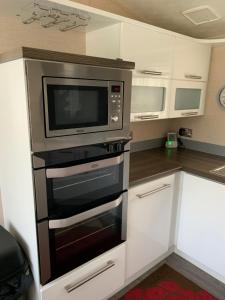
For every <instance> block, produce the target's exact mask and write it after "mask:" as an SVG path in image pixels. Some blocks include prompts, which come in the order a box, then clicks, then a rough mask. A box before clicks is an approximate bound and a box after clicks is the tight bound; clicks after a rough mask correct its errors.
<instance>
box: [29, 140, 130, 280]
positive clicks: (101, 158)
mask: <svg viewBox="0 0 225 300" xmlns="http://www.w3.org/2000/svg"><path fill="white" fill-rule="evenodd" d="M127 142H128V141H120V142H113V143H104V144H97V145H96V144H95V145H90V146H83V147H76V148H71V149H64V150H55V151H53V152H48V153H45V152H41V153H36V154H35V156H34V161H35V160H38V159H41V160H44V161H45V167H42V168H35V169H34V182H35V191H36V206H37V232H38V244H39V259H40V274H41V283H42V284H45V283H46V282H48V281H50V280H52V279H54V278H57V277H58V276H60V275H62V274H64V273H66V272H68V271H70V270H72V269H74V268H75V267H78V266H80V265H82V264H83V263H85V262H87V261H89V260H91V259H93V258H94V257H96V256H98V255H100V254H102V253H104V252H105V251H107V250H109V249H111V248H113V247H115V246H117V245H119V244H120V243H122V242H124V241H125V240H126V209H127V189H128V184H127V183H128V178H127V173H128V172H127V171H128V165H129V151H126V150H125V149H126V145H127Z"/></svg>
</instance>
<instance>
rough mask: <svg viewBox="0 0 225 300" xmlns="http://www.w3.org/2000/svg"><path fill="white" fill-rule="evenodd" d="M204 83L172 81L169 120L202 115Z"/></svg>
mask: <svg viewBox="0 0 225 300" xmlns="http://www.w3.org/2000/svg"><path fill="white" fill-rule="evenodd" d="M205 93H206V83H205V82H193V81H185V80H172V86H171V99H170V108H169V116H170V118H180V117H193V116H199V115H203V114H204V107H205Z"/></svg>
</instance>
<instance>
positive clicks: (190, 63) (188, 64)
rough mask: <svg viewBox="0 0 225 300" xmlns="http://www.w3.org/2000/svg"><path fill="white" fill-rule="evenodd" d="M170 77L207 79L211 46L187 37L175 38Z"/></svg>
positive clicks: (176, 78) (193, 79)
mask: <svg viewBox="0 0 225 300" xmlns="http://www.w3.org/2000/svg"><path fill="white" fill-rule="evenodd" d="M174 42H175V44H174V45H175V46H174V53H173V55H174V63H173V73H172V78H173V79H175V80H190V81H205V82H206V81H207V80H208V71H209V63H210V53H211V46H210V45H207V44H203V43H200V42H198V41H193V40H191V39H188V38H180V37H176V38H175V41H174Z"/></svg>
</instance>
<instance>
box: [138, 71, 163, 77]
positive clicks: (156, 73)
mask: <svg viewBox="0 0 225 300" xmlns="http://www.w3.org/2000/svg"><path fill="white" fill-rule="evenodd" d="M141 73H142V74H145V75H154V76H161V75H162V72H159V71H151V70H143V71H141Z"/></svg>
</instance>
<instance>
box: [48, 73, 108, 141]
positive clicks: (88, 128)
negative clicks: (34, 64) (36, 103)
mask: <svg viewBox="0 0 225 300" xmlns="http://www.w3.org/2000/svg"><path fill="white" fill-rule="evenodd" d="M43 83H44V106H45V120H46V125H45V126H46V128H45V129H46V136H47V137H54V136H55V137H56V136H63V135H71V134H81V133H87V132H95V131H100V130H106V129H107V128H108V126H109V110H110V108H109V103H108V102H109V101H108V98H109V97H108V94H109V84H108V81H96V80H79V79H70V78H44V79H43Z"/></svg>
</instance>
